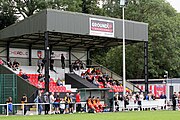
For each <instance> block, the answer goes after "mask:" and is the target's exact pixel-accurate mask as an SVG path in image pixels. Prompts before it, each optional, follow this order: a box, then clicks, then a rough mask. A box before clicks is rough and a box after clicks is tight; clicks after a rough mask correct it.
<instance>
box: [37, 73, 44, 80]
mask: <svg viewBox="0 0 180 120" xmlns="http://www.w3.org/2000/svg"><path fill="white" fill-rule="evenodd" d="M38 81H40V82H43V81H44V76H43V75H42V74H41V73H40V74H39V75H38Z"/></svg>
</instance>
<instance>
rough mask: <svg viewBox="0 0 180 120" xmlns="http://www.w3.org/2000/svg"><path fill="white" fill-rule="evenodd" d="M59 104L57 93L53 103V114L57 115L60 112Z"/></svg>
mask: <svg viewBox="0 0 180 120" xmlns="http://www.w3.org/2000/svg"><path fill="white" fill-rule="evenodd" d="M59 103H60V96H59V93H57V94H56V98H55V101H54V107H55V114H59V113H60V111H59Z"/></svg>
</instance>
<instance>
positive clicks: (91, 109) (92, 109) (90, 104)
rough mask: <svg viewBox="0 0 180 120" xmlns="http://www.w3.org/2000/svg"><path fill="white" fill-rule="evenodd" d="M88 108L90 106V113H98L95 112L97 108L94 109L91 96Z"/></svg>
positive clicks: (88, 100)
mask: <svg viewBox="0 0 180 120" xmlns="http://www.w3.org/2000/svg"><path fill="white" fill-rule="evenodd" d="M87 106H88V111H89V112H93V113H95V112H96V111H95V108H94V105H93V103H92V99H91V97H90V96H89V97H88V99H87Z"/></svg>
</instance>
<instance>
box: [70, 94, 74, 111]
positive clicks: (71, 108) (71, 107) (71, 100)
mask: <svg viewBox="0 0 180 120" xmlns="http://www.w3.org/2000/svg"><path fill="white" fill-rule="evenodd" d="M73 96H74V94H72V93H69V98H70V103H69V113H73V111H74V107H73Z"/></svg>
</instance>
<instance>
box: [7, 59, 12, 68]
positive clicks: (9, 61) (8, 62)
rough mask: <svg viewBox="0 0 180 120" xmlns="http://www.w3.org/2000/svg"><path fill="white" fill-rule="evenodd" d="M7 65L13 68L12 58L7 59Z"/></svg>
mask: <svg viewBox="0 0 180 120" xmlns="http://www.w3.org/2000/svg"><path fill="white" fill-rule="evenodd" d="M7 65H8V67H9V68H13V65H12V62H11V59H10V58H9V59H8V61H7Z"/></svg>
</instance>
